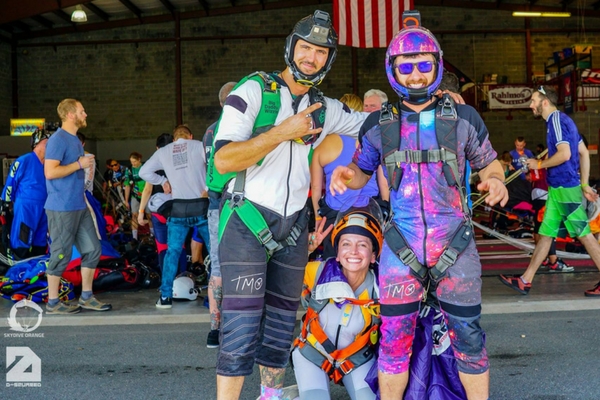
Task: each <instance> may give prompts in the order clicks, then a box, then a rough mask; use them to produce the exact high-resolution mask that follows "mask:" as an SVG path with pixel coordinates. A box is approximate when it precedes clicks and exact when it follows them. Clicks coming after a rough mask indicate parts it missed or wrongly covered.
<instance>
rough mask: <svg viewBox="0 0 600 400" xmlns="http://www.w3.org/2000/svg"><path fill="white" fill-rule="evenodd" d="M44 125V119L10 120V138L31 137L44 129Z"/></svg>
mask: <svg viewBox="0 0 600 400" xmlns="http://www.w3.org/2000/svg"><path fill="white" fill-rule="evenodd" d="M45 124H46V119H45V118H20V119H12V118H11V120H10V136H31V135H32V134H33V132H35V131H36V130H37V129H44V125H45Z"/></svg>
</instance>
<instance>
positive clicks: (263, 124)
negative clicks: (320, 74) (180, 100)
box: [206, 71, 281, 193]
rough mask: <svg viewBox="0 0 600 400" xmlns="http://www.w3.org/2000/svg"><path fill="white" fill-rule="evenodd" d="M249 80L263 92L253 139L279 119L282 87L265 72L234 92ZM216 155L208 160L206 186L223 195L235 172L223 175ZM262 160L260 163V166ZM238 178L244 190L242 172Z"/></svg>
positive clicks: (249, 78) (250, 76)
mask: <svg viewBox="0 0 600 400" xmlns="http://www.w3.org/2000/svg"><path fill="white" fill-rule="evenodd" d="M248 80H253V81H255V82H258V84H259V85H260V87H261V91H262V101H261V106H260V110H259V112H258V115H257V116H256V119H255V120H254V126H253V127H252V137H254V136H257V135H260V134H261V133H264V132H266V131H268V130H269V129H271V128H272V127H273V125H274V124H275V120H276V119H277V114H278V113H279V109H280V107H281V99H280V97H279V96H280V93H279V90H280V88H281V85H279V84H278V83H277V82H276V81H275V80H274V79H273V78H272V77H271V76H270V75H269V74H267V73H266V72H263V71H257V72H254V73H252V74H250V75H248V76H246V77H244V78H243V79H242V80H240V81H239V82H238V83H237V85H235V87H234V88H233V90H235V89H237V88H238V87H240V86H241V85H243V84H244V83H246V82H247V81H248ZM222 117H223V114H222V113H221V117H220V118H219V121H218V122H217V125H216V126H215V130H214V133H213V144H214V142H216V134H217V132H218V131H219V125H220V123H221V118H222ZM214 155H215V151H211V154H210V158H209V160H208V166H207V176H206V184H207V186H208V188H209V189H210V190H211V191H213V192H216V193H222V192H223V190H224V189H225V186H226V185H227V182H229V181H230V180H231V179H233V177H235V176H236V173H235V172H230V173H227V174H221V173H219V171H217V169H216V168H215V166H214ZM261 163H262V160H261V161H259V162H258V164H259V165H260V164H261ZM237 174H238V178H242V182H241V187H242V190H243V187H244V181H245V176H242V175H239V174H240V172H238V173H237Z"/></svg>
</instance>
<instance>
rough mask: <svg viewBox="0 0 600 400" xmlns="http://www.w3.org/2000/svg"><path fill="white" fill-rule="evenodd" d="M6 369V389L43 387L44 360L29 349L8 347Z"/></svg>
mask: <svg viewBox="0 0 600 400" xmlns="http://www.w3.org/2000/svg"><path fill="white" fill-rule="evenodd" d="M6 369H7V372H6V387H41V386H42V360H41V359H40V358H39V357H38V356H37V355H36V354H35V353H34V352H33V351H32V350H31V349H30V348H29V347H17V346H14V347H7V348H6Z"/></svg>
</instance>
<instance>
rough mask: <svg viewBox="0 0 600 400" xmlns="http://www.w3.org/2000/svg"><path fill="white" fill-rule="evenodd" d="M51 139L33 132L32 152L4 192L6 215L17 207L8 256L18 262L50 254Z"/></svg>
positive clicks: (20, 162) (15, 170)
mask: <svg viewBox="0 0 600 400" xmlns="http://www.w3.org/2000/svg"><path fill="white" fill-rule="evenodd" d="M49 137H50V133H49V132H47V131H46V130H44V129H37V130H36V131H35V132H33V134H32V135H31V149H32V151H31V152H30V153H27V154H25V155H22V156H21V157H19V158H17V159H16V160H15V161H14V162H13V163H12V164H11V166H10V169H9V172H8V176H7V177H6V184H5V185H4V189H3V190H2V209H3V212H4V210H5V209H6V208H8V207H9V206H10V204H12V207H13V217H12V223H11V226H10V243H9V248H8V249H7V253H8V255H9V256H10V257H11V258H13V259H15V260H22V259H25V258H29V257H35V256H39V255H42V254H46V252H47V250H48V220H47V218H46V214H45V213H44V203H45V202H46V198H47V197H48V195H47V192H46V177H45V176H44V160H45V157H46V144H47V143H48V138H49Z"/></svg>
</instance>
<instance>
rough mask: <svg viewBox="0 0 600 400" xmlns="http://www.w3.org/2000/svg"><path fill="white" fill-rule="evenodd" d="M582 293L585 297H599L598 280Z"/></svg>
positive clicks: (599, 284)
mask: <svg viewBox="0 0 600 400" xmlns="http://www.w3.org/2000/svg"><path fill="white" fill-rule="evenodd" d="M583 294H584V295H585V296H586V297H600V282H598V283H596V286H594V288H593V289H589V290H586V291H585V292H584V293H583Z"/></svg>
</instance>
